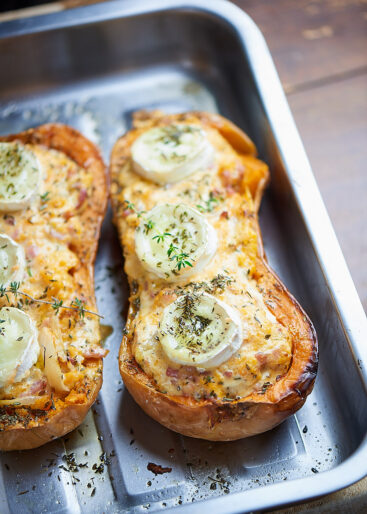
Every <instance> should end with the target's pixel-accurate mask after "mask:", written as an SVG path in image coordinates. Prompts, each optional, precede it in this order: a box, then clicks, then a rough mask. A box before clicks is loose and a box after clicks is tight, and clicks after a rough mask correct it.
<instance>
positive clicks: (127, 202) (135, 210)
mask: <svg viewBox="0 0 367 514" xmlns="http://www.w3.org/2000/svg"><path fill="white" fill-rule="evenodd" d="M123 203H124V204H126V208H127V209H129V210H130V211H133V212H134V213H135V214H136V215H137V217H138V218H140V217H141V216H142V215H143V214H144V213H145V212H146V211H138V209H137V208H136V207H135V205H134V204H133V203H132V202H130V201H129V200H124V202H123Z"/></svg>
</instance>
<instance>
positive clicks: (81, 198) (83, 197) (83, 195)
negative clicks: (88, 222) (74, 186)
mask: <svg viewBox="0 0 367 514" xmlns="http://www.w3.org/2000/svg"><path fill="white" fill-rule="evenodd" d="M87 196H88V192H87V190H86V189H85V187H82V188H81V189H80V191H79V196H78V203H77V204H76V209H79V208H80V207H81V206H82V205H83V203H84V202H85V200H86V198H87Z"/></svg>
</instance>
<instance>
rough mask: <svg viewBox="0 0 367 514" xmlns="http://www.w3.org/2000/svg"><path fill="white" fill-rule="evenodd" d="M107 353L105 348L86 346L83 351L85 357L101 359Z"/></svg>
mask: <svg viewBox="0 0 367 514" xmlns="http://www.w3.org/2000/svg"><path fill="white" fill-rule="evenodd" d="M107 354H108V350H106V348H100V347H95V348H88V350H85V351H84V352H83V356H84V357H85V358H86V359H103V358H104V357H106V355H107Z"/></svg>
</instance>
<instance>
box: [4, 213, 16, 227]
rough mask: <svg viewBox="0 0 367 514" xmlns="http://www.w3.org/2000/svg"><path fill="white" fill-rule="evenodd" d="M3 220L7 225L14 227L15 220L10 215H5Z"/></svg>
mask: <svg viewBox="0 0 367 514" xmlns="http://www.w3.org/2000/svg"><path fill="white" fill-rule="evenodd" d="M4 220H5V223H7V224H8V225H13V226H14V225H15V218H14V216H12V215H11V214H5V216H4Z"/></svg>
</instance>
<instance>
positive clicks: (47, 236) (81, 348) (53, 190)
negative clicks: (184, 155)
mask: <svg viewBox="0 0 367 514" xmlns="http://www.w3.org/2000/svg"><path fill="white" fill-rule="evenodd" d="M26 146H27V147H28V148H30V149H31V150H32V151H33V152H34V154H35V155H36V156H37V158H38V161H39V162H40V164H41V169H42V173H43V176H42V177H41V183H40V189H39V192H38V194H36V195H35V196H34V198H33V199H32V202H31V203H30V205H29V206H28V207H27V208H25V209H23V210H20V211H17V212H14V213H11V214H9V213H1V212H0V232H1V233H4V234H7V235H8V236H10V237H11V238H12V239H13V240H14V241H16V242H17V243H18V244H19V245H20V246H21V247H22V248H23V250H24V254H25V259H26V273H25V274H24V278H23V280H22V282H21V284H20V286H19V291H22V292H24V293H26V294H28V295H30V296H31V297H32V298H35V299H42V300H46V301H50V302H51V303H53V301H54V299H55V298H56V299H57V301H58V302H61V301H62V302H63V305H70V304H71V303H72V302H73V300H75V298H78V299H80V300H82V301H84V302H85V305H86V308H88V309H90V310H92V311H95V310H96V306H95V299H94V291H93V282H92V280H91V278H90V276H89V271H88V270H86V269H85V267H84V266H83V263H82V262H81V261H80V259H79V257H78V255H80V251H78V252H77V251H76V250H77V249H79V250H80V248H81V245H82V244H83V241H84V242H85V241H88V240H91V239H92V240H93V238H94V222H93V220H90V224H89V226H87V227H86V226H83V225H82V223H83V222H82V218H81V215H82V214H83V212H84V210H85V209H87V208H88V199H89V198H90V196H91V193H92V181H93V177H92V176H91V174H90V173H88V172H87V171H86V170H85V169H83V168H81V167H79V166H78V165H77V164H76V163H75V162H74V161H72V160H71V159H69V158H68V157H67V156H66V155H65V154H63V153H61V152H57V151H55V150H50V149H47V148H44V147H41V146H35V145H26ZM8 297H9V300H10V305H13V306H19V307H20V308H21V309H22V310H23V311H24V312H26V313H27V314H29V316H30V317H31V319H32V320H33V321H34V323H35V325H36V327H37V329H38V330H40V329H42V327H48V328H49V329H50V330H51V331H52V333H53V334H54V335H55V346H56V351H57V357H58V362H59V365H60V369H61V371H62V374H63V377H62V378H63V381H64V383H65V384H66V386H67V389H68V390H69V391H71V390H72V389H73V388H74V389H76V390H78V388H80V389H83V386H82V384H83V381H85V379H90V380H95V379H96V369H95V368H94V367H93V365H88V366H84V365H83V363H84V361H85V358H87V357H88V354H89V353H90V351H91V349H93V348H95V347H98V345H99V342H100V333H99V322H98V318H97V317H96V316H93V315H88V314H86V315H85V316H84V317H80V316H79V313H78V312H77V311H73V310H69V309H62V308H60V309H59V310H58V311H57V310H55V309H54V308H53V307H52V306H51V305H47V304H41V303H37V302H28V301H27V302H26V301H25V297H23V296H22V295H18V296H17V297H15V296H14V295H12V294H9V295H8ZM7 305H9V303H8V301H7V299H6V297H5V296H3V297H1V298H0V306H1V307H3V306H7ZM97 363H98V361H96V365H97ZM44 365H45V363H44V356H43V355H42V352H41V354H40V356H39V358H38V361H37V363H36V364H35V365H34V366H32V367H31V369H30V370H29V371H28V372H27V374H26V376H25V377H24V379H23V380H22V381H21V382H19V383H17V384H13V385H9V386H7V387H5V388H3V389H0V400H1V399H11V398H18V397H26V396H32V395H33V396H34V395H38V394H42V392H44V391H48V392H50V386H49V384H47V379H46V377H45V373H44ZM74 392H75V391H73V392H72V393H73V394H74ZM72 393H70V394H72ZM66 394H67V393H66ZM66 394H65V393H64V394H63V396H64V397H65V396H66ZM57 396H58V395H57V394H56V393H55V394H54V399H55V400H56V398H57ZM69 396H70V395H69ZM66 400H67V399H66ZM71 400H72V399H71ZM80 401H82V399H80ZM84 401H85V396H84Z"/></svg>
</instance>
